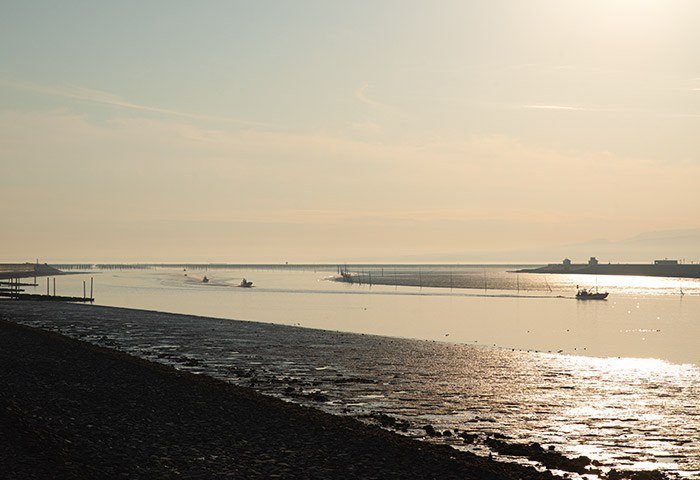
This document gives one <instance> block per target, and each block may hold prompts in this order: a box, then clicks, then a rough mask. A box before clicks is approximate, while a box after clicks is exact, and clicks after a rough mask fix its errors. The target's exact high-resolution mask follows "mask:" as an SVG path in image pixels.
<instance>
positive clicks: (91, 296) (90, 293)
mask: <svg viewBox="0 0 700 480" xmlns="http://www.w3.org/2000/svg"><path fill="white" fill-rule="evenodd" d="M90 298H91V299H92V298H95V297H93V296H92V277H90Z"/></svg>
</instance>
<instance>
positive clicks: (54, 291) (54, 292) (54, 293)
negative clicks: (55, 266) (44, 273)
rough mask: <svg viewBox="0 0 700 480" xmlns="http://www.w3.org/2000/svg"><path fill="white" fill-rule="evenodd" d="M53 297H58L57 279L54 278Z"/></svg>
mask: <svg viewBox="0 0 700 480" xmlns="http://www.w3.org/2000/svg"><path fill="white" fill-rule="evenodd" d="M53 296H54V297H55V296H56V277H54V278H53Z"/></svg>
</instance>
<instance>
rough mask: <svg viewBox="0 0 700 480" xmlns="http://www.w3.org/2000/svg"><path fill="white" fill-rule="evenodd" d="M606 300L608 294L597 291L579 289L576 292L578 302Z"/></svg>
mask: <svg viewBox="0 0 700 480" xmlns="http://www.w3.org/2000/svg"><path fill="white" fill-rule="evenodd" d="M606 298H608V292H605V293H598V290H596V291H595V292H590V291H588V290H586V289H585V288H579V289H578V292H576V299H578V300H605V299H606Z"/></svg>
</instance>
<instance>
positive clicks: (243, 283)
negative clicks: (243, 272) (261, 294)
mask: <svg viewBox="0 0 700 480" xmlns="http://www.w3.org/2000/svg"><path fill="white" fill-rule="evenodd" d="M238 286H239V287H243V288H250V287H252V286H253V282H249V281H248V280H246V279H245V278H244V279H243V280H241V283H240V284H239V285H238Z"/></svg>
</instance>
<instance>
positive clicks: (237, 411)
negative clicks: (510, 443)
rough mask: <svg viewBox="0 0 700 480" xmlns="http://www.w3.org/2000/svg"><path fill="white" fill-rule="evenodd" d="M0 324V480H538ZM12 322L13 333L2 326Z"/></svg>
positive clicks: (525, 471) (529, 472) (520, 469)
mask: <svg viewBox="0 0 700 480" xmlns="http://www.w3.org/2000/svg"><path fill="white" fill-rule="evenodd" d="M13 315H14V317H15V318H8V316H7V315H4V316H3V317H2V318H0V365H1V368H0V385H2V389H0V452H1V453H0V478H3V479H45V478H54V479H100V478H105V479H107V478H109V479H114V478H131V479H134V478H148V479H154V478H188V479H192V478H202V479H205V478H207V479H208V478H246V479H247V478H318V479H328V478H377V479H386V478H460V479H506V480H507V479H516V478H517V479H533V480H534V479H545V478H553V476H552V474H551V473H550V472H538V471H536V470H535V469H534V468H532V467H524V466H519V465H515V464H506V463H501V462H496V461H492V460H490V459H488V458H484V457H479V456H476V455H473V454H470V453H465V452H459V451H456V450H454V449H453V448H450V447H447V446H440V445H433V444H429V443H425V442H419V441H416V440H413V439H410V438H406V437H403V436H401V435H398V434H395V433H392V432H388V431H385V430H383V429H381V428H379V427H376V426H371V425H366V424H364V423H361V422H359V421H357V420H355V419H352V418H349V417H340V416H334V415H330V414H326V413H323V412H321V411H318V410H315V409H312V408H307V407H303V406H299V405H295V404H291V403H287V402H284V401H281V400H278V399H275V398H272V397H267V396H263V395H260V394H257V393H255V392H254V391H253V390H250V389H247V388H242V387H237V386H233V385H231V384H228V383H225V382H222V381H219V380H215V379H212V378H210V377H206V376H203V375H194V374H190V373H186V372H181V371H178V370H175V369H173V368H171V367H168V366H165V365H161V364H156V363H151V362H148V361H145V360H141V359H138V358H135V357H132V356H129V355H126V354H124V353H121V352H118V351H115V350H111V349H105V348H102V347H99V346H96V345H93V344H89V343H85V342H81V341H78V340H74V339H70V338H67V337H64V336H61V335H59V334H56V333H52V332H47V331H43V330H38V329H34V328H31V327H27V326H22V325H18V324H16V323H14V321H16V320H18V318H16V317H17V316H18V315H17V314H16V313H15V314H13ZM8 320H9V321H8Z"/></svg>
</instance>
